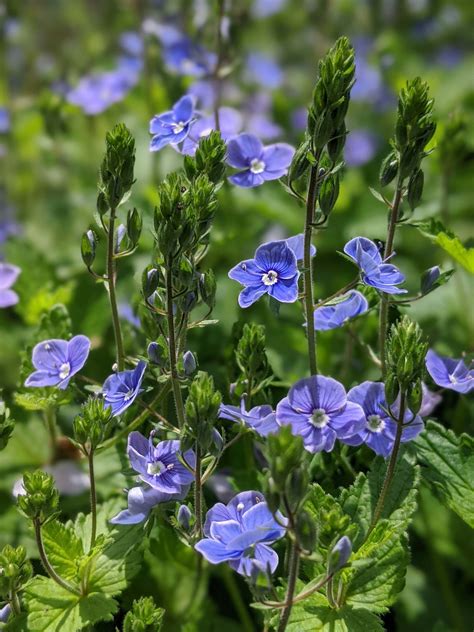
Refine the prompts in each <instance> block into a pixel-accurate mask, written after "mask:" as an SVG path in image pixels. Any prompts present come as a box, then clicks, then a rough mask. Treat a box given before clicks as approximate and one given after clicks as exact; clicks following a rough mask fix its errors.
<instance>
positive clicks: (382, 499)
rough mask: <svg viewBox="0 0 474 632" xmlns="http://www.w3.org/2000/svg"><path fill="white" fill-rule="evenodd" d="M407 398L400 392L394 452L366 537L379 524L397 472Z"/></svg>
mask: <svg viewBox="0 0 474 632" xmlns="http://www.w3.org/2000/svg"><path fill="white" fill-rule="evenodd" d="M405 400H406V393H405V392H404V391H401V393H400V411H399V415H398V421H397V433H396V435H395V442H394V444H393V449H392V454H391V455H390V461H389V463H388V468H387V472H386V474H385V479H384V481H383V484H382V489H381V491H380V496H379V499H378V501H377V505H376V507H375V511H374V515H373V518H372V522H371V524H370V527H369V530H368V532H367V536H366V538H367V537H368V536H369V534H370V533H371V532H372V531H373V529H374V527H375V525H376V524H377V522H378V521H379V519H380V516H381V515H382V511H383V506H384V503H385V498H386V496H387V493H388V490H389V489H390V485H391V483H392V479H393V475H394V473H395V466H396V464H397V458H398V453H399V451H400V444H401V440H402V432H403V422H404V419H405Z"/></svg>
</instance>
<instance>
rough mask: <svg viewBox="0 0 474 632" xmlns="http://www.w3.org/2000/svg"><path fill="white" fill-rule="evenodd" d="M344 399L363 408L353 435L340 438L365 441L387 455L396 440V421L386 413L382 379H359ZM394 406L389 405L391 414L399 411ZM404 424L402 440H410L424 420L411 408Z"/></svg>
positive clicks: (353, 442)
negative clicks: (360, 421)
mask: <svg viewBox="0 0 474 632" xmlns="http://www.w3.org/2000/svg"><path fill="white" fill-rule="evenodd" d="M347 400H348V401H349V402H353V403H355V404H358V405H359V406H361V408H362V409H363V411H364V421H365V424H364V427H363V428H361V429H360V430H359V431H358V432H357V433H355V434H354V435H353V436H352V437H348V438H345V439H343V440H342V441H343V442H344V443H347V444H349V445H354V446H357V445H361V444H362V443H365V444H366V445H368V446H369V448H371V449H372V450H373V451H374V452H375V454H378V455H379V456H383V457H384V458H386V457H387V456H389V455H390V453H391V452H392V449H393V444H394V442H395V435H396V433H397V424H396V422H394V421H393V419H392V418H391V417H390V415H389V414H388V413H387V409H388V406H387V403H386V401H385V387H384V385H383V384H382V383H381V382H362V384H359V385H358V386H355V387H354V388H351V390H350V391H349V392H348V394H347ZM397 408H398V407H397V406H396V405H394V406H392V413H393V415H394V416H395V415H397V414H398V410H397ZM404 421H405V423H406V424H407V426H406V427H405V428H404V429H403V431H402V442H403V443H405V442H407V441H411V440H412V439H414V438H415V437H417V436H418V435H419V434H420V432H421V431H422V430H423V427H424V426H423V420H422V418H421V417H420V416H419V415H416V416H415V417H414V416H413V413H412V412H411V411H410V410H407V411H406V412H405V420H404Z"/></svg>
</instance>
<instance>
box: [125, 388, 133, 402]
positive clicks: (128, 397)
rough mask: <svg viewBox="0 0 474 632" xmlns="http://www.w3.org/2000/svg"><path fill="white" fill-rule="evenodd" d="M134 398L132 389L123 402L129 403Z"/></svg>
mask: <svg viewBox="0 0 474 632" xmlns="http://www.w3.org/2000/svg"><path fill="white" fill-rule="evenodd" d="M132 397H133V390H132V389H130V390H129V391H128V393H125V395H124V396H123V401H124V402H128V400H129V399H132Z"/></svg>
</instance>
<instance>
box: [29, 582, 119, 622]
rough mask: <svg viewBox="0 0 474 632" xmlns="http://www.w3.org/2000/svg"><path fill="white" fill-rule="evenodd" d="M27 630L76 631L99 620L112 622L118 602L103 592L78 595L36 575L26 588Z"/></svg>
mask: <svg viewBox="0 0 474 632" xmlns="http://www.w3.org/2000/svg"><path fill="white" fill-rule="evenodd" d="M25 596H26V601H27V604H28V630H31V632H77V631H78V630H82V629H83V628H84V627H86V626H88V625H93V624H94V623H97V622H98V621H111V620H112V619H113V615H114V614H115V612H116V611H117V609H118V605H117V602H116V601H115V600H114V599H112V598H111V597H109V596H108V595H104V594H102V593H97V592H91V593H89V594H88V595H85V596H77V595H73V594H72V593H70V592H68V591H67V590H65V589H64V588H62V587H61V586H58V584H56V583H55V582H54V581H53V580H52V579H49V578H46V577H40V576H37V577H35V578H34V579H33V580H32V581H31V582H30V583H29V585H28V587H27V589H26V591H25Z"/></svg>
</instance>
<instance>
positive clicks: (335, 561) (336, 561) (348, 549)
mask: <svg viewBox="0 0 474 632" xmlns="http://www.w3.org/2000/svg"><path fill="white" fill-rule="evenodd" d="M351 555H352V542H351V541H350V539H349V538H348V537H347V535H343V536H342V538H339V540H338V541H337V542H336V544H335V545H334V546H333V548H332V549H331V553H330V554H329V559H328V575H333V574H334V573H336V572H337V571H338V570H340V569H341V568H342V567H343V566H345V565H346V564H347V562H348V560H349V558H350V556H351Z"/></svg>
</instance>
